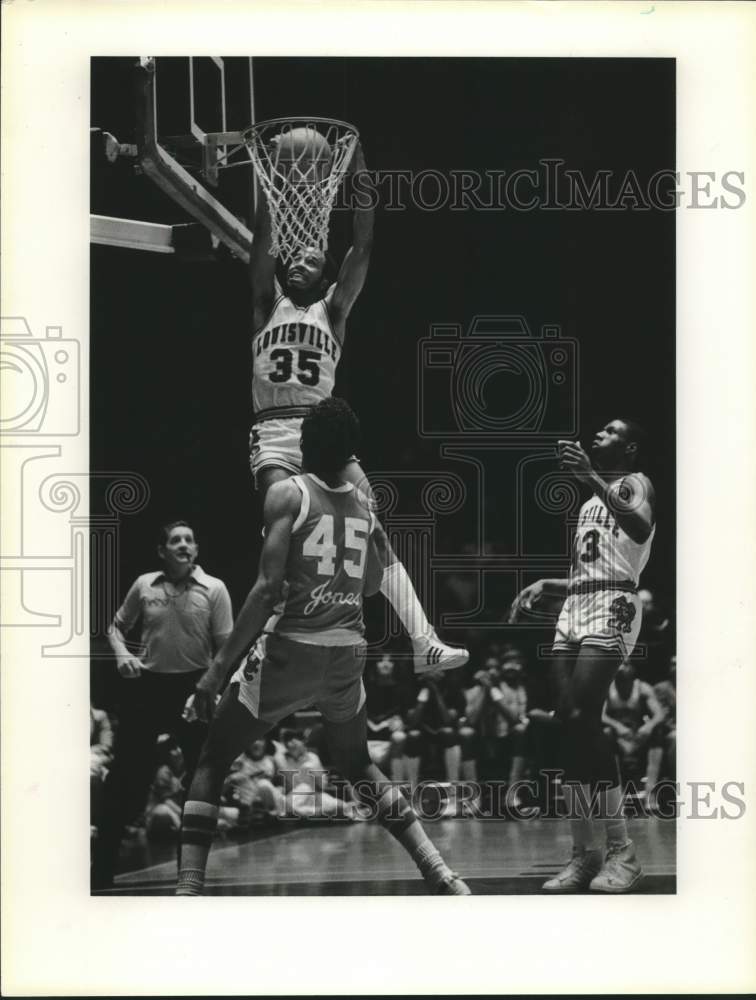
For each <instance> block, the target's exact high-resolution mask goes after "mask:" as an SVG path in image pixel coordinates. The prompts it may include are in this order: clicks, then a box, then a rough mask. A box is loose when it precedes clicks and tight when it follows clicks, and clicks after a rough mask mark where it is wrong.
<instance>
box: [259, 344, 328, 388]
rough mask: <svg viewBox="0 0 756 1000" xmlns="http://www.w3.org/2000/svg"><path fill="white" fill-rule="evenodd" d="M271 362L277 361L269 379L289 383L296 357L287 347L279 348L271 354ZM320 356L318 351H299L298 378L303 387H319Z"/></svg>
mask: <svg viewBox="0 0 756 1000" xmlns="http://www.w3.org/2000/svg"><path fill="white" fill-rule="evenodd" d="M270 360H271V361H275V363H276V369H275V371H272V372H271V373H270V375H269V376H268V378H269V379H270V381H271V382H288V381H289V379H290V378H291V373H292V368H293V365H294V355H293V352H292V351H290V350H289V349H288V348H286V347H277V348H276V349H275V351H271V352H270ZM318 361H320V355H319V354H318V352H317V351H297V378H298V379H299V381H300V382H301V383H302V385H317V384H318V382H319V381H320V368H319V367H318Z"/></svg>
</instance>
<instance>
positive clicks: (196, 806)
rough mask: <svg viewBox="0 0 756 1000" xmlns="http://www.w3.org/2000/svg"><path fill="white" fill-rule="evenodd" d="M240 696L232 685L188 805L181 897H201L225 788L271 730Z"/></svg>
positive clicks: (216, 719)
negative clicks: (234, 767)
mask: <svg viewBox="0 0 756 1000" xmlns="http://www.w3.org/2000/svg"><path fill="white" fill-rule="evenodd" d="M238 693H239V685H238V684H231V685H229V687H228V688H227V689H226V693H225V694H224V695H223V698H222V699H221V703H220V705H219V706H218V711H217V712H216V713H215V717H214V718H213V721H212V723H211V725H210V731H209V733H208V737H207V740H206V742H205V745H204V747H203V748H202V752H201V754H200V759H199V763H198V764H197V769H196V770H195V772H194V777H193V779H192V783H191V786H190V788H189V792H188V794H187V797H186V802H185V803H184V814H183V820H182V824H181V867H180V870H179V877H178V884H177V886H176V895H177V896H198V895H201V893H202V888H203V886H204V882H205V869H206V867H207V858H208V855H209V853H210V847H211V845H212V842H213V837H214V836H215V829H216V826H217V822H218V807H219V804H220V798H221V792H222V790H223V782H224V780H225V778H226V775H227V774H228V772H229V770H230V768H231V764H232V763H233V761H234V760H235V759H236V758H237V757H238V756H239V754H240V753H241V752H242V750H244V748H245V747H246V746H248V745H249V743H250V742H251V741H252V740H256V739H261V738H262V737H263V736H265V734H266V733H268V732H269V731H270V729H271V728H272V726H271V724H270V723H268V722H263V721H262V720H260V719H256V718H255V717H254V716H253V715H252V714H251V712H250V711H249V710H248V709H247V708H246V707H245V706H244V705H242V704H241V702H240V701H239V698H238Z"/></svg>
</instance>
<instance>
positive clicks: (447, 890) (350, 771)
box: [325, 705, 470, 896]
mask: <svg viewBox="0 0 756 1000" xmlns="http://www.w3.org/2000/svg"><path fill="white" fill-rule="evenodd" d="M325 729H326V736H327V738H328V745H329V747H330V751H331V758H332V760H333V764H334V767H335V768H336V769H337V770H338V772H339V773H340V774H342V775H343V776H344V777H345V778H346V779H347V781H349V782H350V784H351V785H352V786H353V788H354V791H355V795H356V796H357V798H358V799H360V800H361V801H362V802H364V803H365V804H367V805H368V806H369V807H370V809H371V810H372V811H373V812H374V813H375V814H376V816H377V819H378V821H379V822H380V824H381V825H382V826H383V827H384V829H386V830H388V832H389V833H390V834H391V835H392V836H393V837H394V838H395V839H396V840H397V841H398V843H400V844H401V845H402V847H403V848H404V849H405V850H406V851H407V853H408V854H409V855H410V857H411V858H412V860H413V861H414V862H415V864H416V865H417V867H418V869H419V871H420V874H421V875H422V876H423V878H424V879H425V881H426V883H427V885H428V886H429V887H430V888H431V890H432V891H433V892H434V893H437V894H439V895H452V896H467V895H469V894H470V890H469V889H468V888H467V886H466V885H465V883H464V882H463V881H462V880H461V879H460V878H459V876H458V875H456V874H455V873H454V872H452V871H451V870H450V869H449V867H448V866H447V865H446V863H445V862H444V860H443V858H442V857H441V855H440V854H439V852H438V850H437V848H436V847H435V846H434V844H433V842H432V841H431V840H430V838H429V837H428V835H427V833H426V832H425V830H424V829H423V827H422V824H421V823H420V821H419V820H418V818H417V816H416V815H415V813H414V812H413V811H412V807H411V806H410V803H409V802H408V801H407V799H406V798H405V796H404V794H403V793H402V791H401V789H400V788H398V787H397V786H396V785H393V784H392V783H391V782H390V781H389V780H388V778H387V777H386V775H385V774H384V773H383V771H381V770H380V768H379V767H378V766H377V765H376V764H373V763H372V762H371V760H370V756H369V754H368V749H367V722H366V712H365V706H364V705H363V706H362V708H361V709H360V710H359V712H358V713H357V715H356V716H354V717H353V718H351V719H349V720H348V721H346V722H330V721H326V723H325Z"/></svg>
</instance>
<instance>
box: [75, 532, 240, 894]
mask: <svg viewBox="0 0 756 1000" xmlns="http://www.w3.org/2000/svg"><path fill="white" fill-rule="evenodd" d="M197 553H198V546H197V542H196V541H195V538H194V532H193V531H192V528H191V527H190V526H189V524H187V522H186V521H173V522H172V523H171V524H167V525H165V526H164V527H163V528H162V530H161V535H160V544H159V545H158V554H159V556H160V559H161V561H162V563H163V568H162V569H161V570H159V571H158V572H152V573H144V574H142V575H141V576H139V577H137V579H136V580H135V581H134V583H133V584H132V585H131V588H130V589H129V592H128V594H127V595H126V599H125V600H124V602H123V604H122V605H121V607H120V608H119V610H118V612H117V614H116V616H115V619H114V621H113V624H112V626H111V628H110V630H109V631H108V642H109V643H110V647H111V649H112V650H113V653H114V654H115V656H116V662H117V666H118V673H119V674H120V676H121V678H122V680H121V682H120V685H121V689H122V690H121V706H120V712H119V726H118V736H117V741H116V748H115V758H114V760H113V764H112V766H111V768H110V771H109V773H108V776H107V778H106V779H105V786H104V790H103V799H104V801H103V810H102V821H101V824H100V828H99V836H98V838H97V839H96V841H95V843H94V847H93V857H92V877H91V883H92V889H107V888H110V887H111V886H112V885H113V876H114V874H115V869H116V863H117V860H118V851H119V847H120V843H121V838H122V836H123V830H124V827H125V825H126V824H127V823H128V822H129V820H131V819H133V818H134V817H135V816H136V815H138V813H139V812H140V811H141V810H142V809H143V808H144V804H145V800H146V797H147V791H148V789H149V787H150V783H151V780H152V777H153V774H154V771H155V767H156V749H157V738H158V736H159V735H160V734H161V733H166V732H167V733H171V734H172V735H173V736H174V737H175V739H176V741H177V742H178V744H179V745H180V747H181V749H182V751H183V753H184V760H185V762H186V780H191V776H192V774H193V773H194V769H195V767H196V764H197V759H198V756H199V751H200V749H201V748H202V744H203V742H204V740H205V736H206V734H207V726H206V725H204V724H203V723H200V722H192V723H189V722H187V721H186V720H185V719H184V718H183V717H182V713H183V710H184V706H185V704H186V701H187V699H188V698H189V696H190V695H191V694H193V693H194V688H195V685H196V683H197V681H198V679H199V678H200V677H201V676H202V674H203V673H204V672H205V670H207V668H208V667H209V666H210V663H211V662H212V659H213V656H214V654H215V653H216V652H217V651H218V649H219V648H220V647H221V646H222V644H223V642H224V641H225V639H226V637H227V636H228V635H229V633H230V632H231V628H232V626H233V616H232V612H231V599H230V597H229V594H228V590H227V589H226V585H225V584H224V583H223V581H222V580H218V579H217V578H216V577H213V576H208V574H207V573H205V572H204V571H203V569H202V568H201V567H200V566H198V565H197V562H196V560H197ZM137 622H139V624H140V632H141V634H140V646H139V654H140V655H139V656H136V655H135V654H133V653H132V652H131V651H130V650H129V649H128V647H127V646H126V641H125V636H126V635H128V634H129V632H131V630H132V629H133V628H134V627H135V626H136V624H137Z"/></svg>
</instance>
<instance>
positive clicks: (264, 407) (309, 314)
mask: <svg viewBox="0 0 756 1000" xmlns="http://www.w3.org/2000/svg"><path fill="white" fill-rule="evenodd" d="M340 357H341V344H340V343H339V341H338V339H337V337H336V335H335V333H334V331H333V327H332V325H331V319H330V317H329V315H328V306H327V305H326V301H325V299H319V300H318V301H317V302H313V303H311V304H310V305H309V306H298V305H296V304H295V303H294V302H292V300H291V299H290V298H288V297H287V296H286V295H284V294H283V292H282V291H281V288H280V286H279V285H278V282H276V299H275V301H274V303H273V309H272V310H271V313H270V316H269V317H268V319H267V321H266V322H265V324H264V325H263V326H262V327H261V328H260V329H259V330H258V331H257V332H256V333H255V334H254V336H253V338H252V405H253V407H254V411H255V419H256V420H259V419H260V417H261V416H263V415H264V416H265V417H273V416H275V417H287V416H290V417H298V416H304V415H305V414H306V413H307V412H308V410H309V408H310V407H311V406H314V405H315V404H316V403H319V402H320V401H321V400H323V399H327V398H328V397H329V396H330V395H331V393H332V392H333V385H334V382H335V380H336V366H337V365H338V363H339V359H340Z"/></svg>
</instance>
